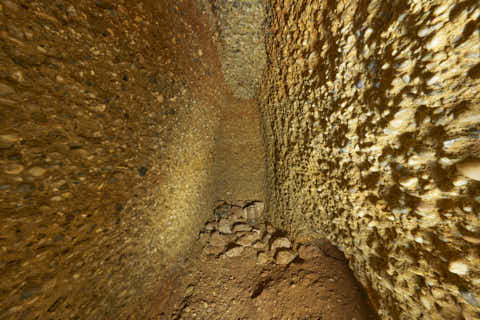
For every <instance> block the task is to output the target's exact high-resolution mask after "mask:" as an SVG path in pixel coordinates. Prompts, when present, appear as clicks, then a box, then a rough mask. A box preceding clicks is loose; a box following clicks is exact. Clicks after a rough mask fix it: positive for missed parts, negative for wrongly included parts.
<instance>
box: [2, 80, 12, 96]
mask: <svg viewBox="0 0 480 320" xmlns="http://www.w3.org/2000/svg"><path fill="white" fill-rule="evenodd" d="M12 93H15V90H14V89H13V88H12V87H10V86H7V85H6V84H4V83H1V82H0V97H1V96H6V95H9V94H12Z"/></svg>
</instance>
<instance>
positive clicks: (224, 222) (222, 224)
mask: <svg viewBox="0 0 480 320" xmlns="http://www.w3.org/2000/svg"><path fill="white" fill-rule="evenodd" d="M218 231H220V232H221V233H224V234H231V233H233V231H232V221H231V220H229V219H221V220H220V221H219V222H218Z"/></svg>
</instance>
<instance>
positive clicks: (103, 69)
mask: <svg viewBox="0 0 480 320" xmlns="http://www.w3.org/2000/svg"><path fill="white" fill-rule="evenodd" d="M167 17H168V18H167ZM172 21H174V22H175V23H173V22H172ZM203 22H204V23H205V24H204V23H202V21H201V20H199V18H198V16H197V13H196V11H195V6H194V3H193V1H191V2H188V3H187V1H184V2H183V3H181V4H180V3H175V2H173V1H169V0H168V1H123V0H120V1H107V0H106V1H96V0H95V1H93V0H92V1H69V0H65V1H63V0H59V1H22V0H18V1H15V0H0V65H1V68H0V221H1V223H0V319H148V318H149V317H150V316H152V314H153V315H156V314H158V313H160V312H162V311H163V310H162V303H163V302H164V301H165V299H166V298H168V296H169V295H170V292H169V286H170V285H171V283H170V282H171V281H173V280H174V278H169V279H165V277H166V276H169V272H173V271H174V270H172V269H173V268H174V267H175V263H173V262H175V259H176V257H177V256H178V255H184V254H185V253H184V252H185V250H186V249H188V247H189V245H191V243H192V242H193V241H194V240H195V237H196V234H197V232H198V229H199V228H200V227H201V225H202V224H203V220H202V218H204V217H206V216H207V215H209V213H210V211H209V208H211V205H212V203H213V194H212V190H210V189H209V188H210V186H211V169H210V168H211V161H212V160H211V159H212V154H211V153H212V152H211V151H212V149H213V146H214V138H213V135H214V132H215V130H216V127H217V125H218V121H217V120H218V117H217V116H216V111H215V105H214V104H212V103H211V101H214V100H218V97H219V94H218V92H216V91H215V90H220V89H219V88H221V85H219V82H218V81H215V85H212V83H211V82H212V81H211V79H215V80H217V79H221V71H218V72H216V70H220V66H219V64H218V65H215V61H216V60H215V57H216V54H215V48H214V46H213V44H212V43H211V42H209V41H210V39H211V37H210V35H209V34H207V33H206V32H205V30H207V29H208V27H207V24H208V20H207V19H205V21H203ZM200 48H201V53H202V54H200ZM207 60H208V62H207ZM207 74H208V75H209V76H210V77H207ZM216 74H217V75H218V78H215V75H216ZM209 79H210V80H209ZM210 88H211V90H210ZM198 92H201V95H198V94H197V93H198ZM211 96H214V97H215V99H209V97H211Z"/></svg>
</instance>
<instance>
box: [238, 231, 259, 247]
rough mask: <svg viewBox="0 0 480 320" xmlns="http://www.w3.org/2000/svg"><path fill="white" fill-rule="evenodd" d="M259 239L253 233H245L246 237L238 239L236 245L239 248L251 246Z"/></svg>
mask: <svg viewBox="0 0 480 320" xmlns="http://www.w3.org/2000/svg"><path fill="white" fill-rule="evenodd" d="M259 239H260V237H259V236H258V234H257V233H254V232H250V233H247V234H246V235H244V236H242V237H240V238H239V239H238V240H237V241H236V243H237V244H239V245H241V246H244V247H246V246H251V245H253V243H254V242H255V241H257V240H259Z"/></svg>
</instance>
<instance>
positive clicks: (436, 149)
mask: <svg viewBox="0 0 480 320" xmlns="http://www.w3.org/2000/svg"><path fill="white" fill-rule="evenodd" d="M479 19H480V8H479V5H478V2H477V1H469V0H467V1H422V0H419V1H407V0H396V1H364V0H360V1H313V0H301V1H293V0H292V1H289V0H286V1H283V0H282V1H280V0H272V1H270V6H269V9H268V20H269V24H270V28H271V30H270V32H271V33H270V34H269V35H268V37H267V40H266V45H267V56H268V58H267V66H268V67H267V70H266V72H265V80H264V83H263V87H262V92H261V97H260V102H261V105H262V113H263V118H264V126H265V128H264V132H265V139H266V142H267V158H268V185H269V195H268V205H269V212H270V215H271V219H272V221H273V222H274V224H276V225H277V226H278V227H281V228H283V229H285V230H287V231H289V232H291V233H307V234H311V235H312V234H313V235H315V234H318V235H326V236H327V237H328V238H329V239H330V240H332V241H333V242H334V243H335V244H336V245H338V246H339V248H341V249H342V250H343V251H344V252H345V254H346V255H347V257H348V258H349V263H350V266H351V268H352V269H353V270H354V272H355V274H356V276H357V277H358V279H359V280H360V281H361V282H362V283H363V285H364V286H365V287H366V288H367V290H368V292H369V295H370V297H371V300H372V302H373V303H374V304H375V307H376V308H377V309H378V311H379V314H380V315H381V317H382V318H383V319H460V318H462V316H463V319H478V318H480V176H479V175H480V173H479V172H480V100H479V99H480V32H479V26H480V25H479Z"/></svg>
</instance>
